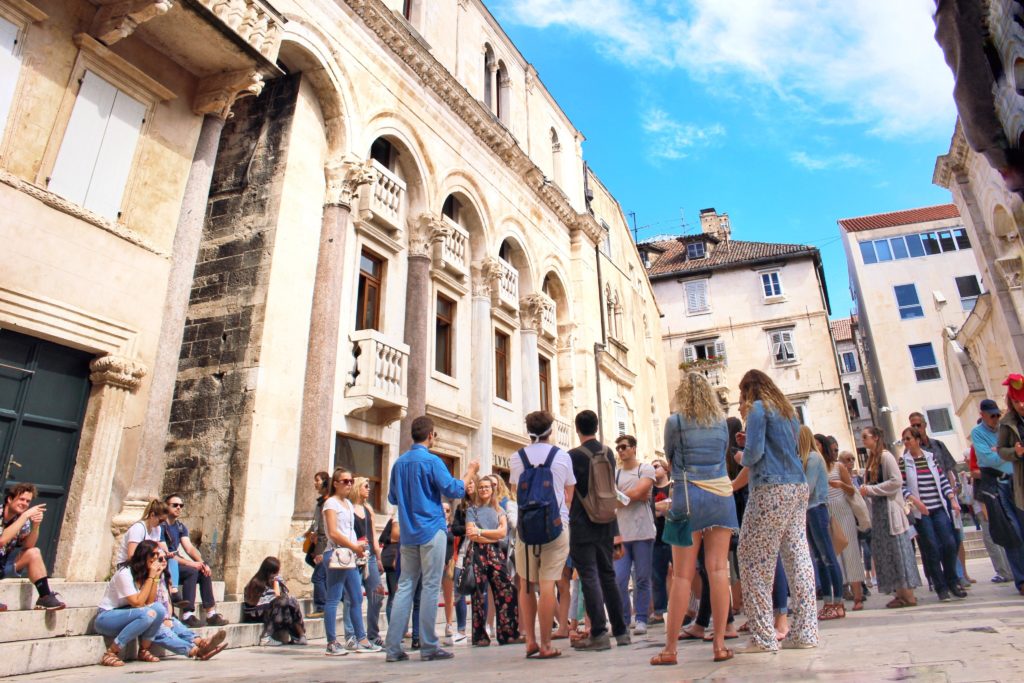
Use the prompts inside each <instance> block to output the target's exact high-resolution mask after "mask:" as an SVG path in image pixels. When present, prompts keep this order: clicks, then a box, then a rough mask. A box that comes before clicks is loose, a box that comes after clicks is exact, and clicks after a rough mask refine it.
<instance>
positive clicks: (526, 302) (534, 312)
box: [519, 294, 554, 332]
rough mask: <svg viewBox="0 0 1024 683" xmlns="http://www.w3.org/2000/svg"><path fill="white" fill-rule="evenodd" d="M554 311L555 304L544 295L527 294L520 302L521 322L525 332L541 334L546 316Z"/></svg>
mask: <svg viewBox="0 0 1024 683" xmlns="http://www.w3.org/2000/svg"><path fill="white" fill-rule="evenodd" d="M552 309H554V303H553V302H552V301H551V299H549V298H548V297H547V296H545V295H543V294H527V295H526V296H524V297H523V298H522V299H520V300H519V320H520V322H521V324H522V329H523V330H532V331H534V332H540V331H541V329H542V328H543V326H544V314H545V313H547V312H549V311H550V310H552Z"/></svg>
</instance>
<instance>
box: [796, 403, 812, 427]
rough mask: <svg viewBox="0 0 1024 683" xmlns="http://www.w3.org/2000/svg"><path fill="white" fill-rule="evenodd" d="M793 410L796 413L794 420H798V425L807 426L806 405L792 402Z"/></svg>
mask: <svg viewBox="0 0 1024 683" xmlns="http://www.w3.org/2000/svg"><path fill="white" fill-rule="evenodd" d="M793 410H795V411H796V419H798V420H800V424H802V425H805V424H807V419H808V418H807V404H806V403H803V402H800V403H796V402H794V403H793Z"/></svg>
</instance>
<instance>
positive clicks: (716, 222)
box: [700, 207, 732, 242]
mask: <svg viewBox="0 0 1024 683" xmlns="http://www.w3.org/2000/svg"><path fill="white" fill-rule="evenodd" d="M700 229H701V232H703V233H704V234H705V235H711V236H713V237H716V238H718V239H719V240H721V241H723V242H726V241H728V240H729V236H730V235H731V234H732V228H731V227H730V225H729V214H727V213H721V214H720V213H718V212H717V211H715V209H714V207H711V208H708V209H701V210H700Z"/></svg>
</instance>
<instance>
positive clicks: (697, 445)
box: [651, 372, 738, 666]
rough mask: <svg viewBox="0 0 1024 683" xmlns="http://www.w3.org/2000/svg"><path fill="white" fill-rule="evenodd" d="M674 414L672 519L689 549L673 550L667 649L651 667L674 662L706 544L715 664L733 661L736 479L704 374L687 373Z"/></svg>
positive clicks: (669, 433) (670, 426) (670, 435)
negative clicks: (729, 624)
mask: <svg viewBox="0 0 1024 683" xmlns="http://www.w3.org/2000/svg"><path fill="white" fill-rule="evenodd" d="M675 403H676V412H675V413H674V414H673V415H671V416H670V417H669V418H668V421H667V422H666V423H665V455H666V457H667V458H668V459H669V460H670V461H671V469H672V472H671V475H672V481H673V485H672V504H671V509H670V512H669V513H668V519H669V521H670V522H672V523H674V524H675V523H678V522H679V521H680V520H682V519H684V518H688V520H689V528H690V531H691V533H692V536H691V538H689V539H687V540H689V541H690V545H687V546H673V547H672V576H673V579H672V589H671V592H670V594H669V600H668V613H667V614H668V616H667V617H666V618H665V648H664V649H663V650H662V651H661V653H659V654H657V655H655V656H654V657H652V658H651V664H653V665H655V666H658V665H663V664H676V663H677V662H678V660H677V657H676V647H677V644H678V640H679V631H680V628H681V627H682V625H683V617H684V615H685V614H686V608H687V606H688V605H689V603H690V586H691V584H692V583H693V577H694V574H695V573H696V571H697V554H698V552H699V551H700V549H701V545H702V544H703V546H704V566H705V568H706V569H707V574H708V579H709V582H710V584H711V614H712V619H713V621H714V631H715V636H714V640H713V645H712V647H713V650H714V661H716V662H722V661H725V660H727V659H732V656H733V653H732V650H730V649H728V648H727V647H725V635H726V620H727V618H728V612H729V592H730V591H729V540H730V539H731V538H732V535H733V533H734V532H735V531H736V529H737V527H738V523H737V521H736V503H735V502H734V501H733V497H732V481H731V480H730V479H729V475H728V474H727V472H726V467H725V455H726V449H727V448H728V445H729V429H728V427H727V426H726V423H725V415H724V414H723V413H722V408H721V406H720V405H719V403H718V398H717V396H715V393H714V391H713V390H712V389H711V385H710V384H708V380H707V378H706V377H704V375H702V374H700V373H696V372H690V373H687V374H686V375H685V376H684V377H683V379H682V381H681V382H680V383H679V387H678V388H677V389H676V395H675Z"/></svg>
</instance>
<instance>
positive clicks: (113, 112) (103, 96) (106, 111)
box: [49, 71, 146, 220]
mask: <svg viewBox="0 0 1024 683" xmlns="http://www.w3.org/2000/svg"><path fill="white" fill-rule="evenodd" d="M145 113H146V105H144V104H143V103H141V102H139V101H138V100H135V99H133V98H131V97H129V96H128V95H126V94H124V93H123V92H120V91H119V90H118V89H117V88H115V87H114V86H113V85H111V84H110V83H108V82H107V81H105V80H103V79H102V78H100V77H99V76H97V75H96V74H94V73H92V72H91V71H86V72H85V75H84V76H83V78H82V85H81V87H80V88H79V91H78V97H77V98H76V99H75V106H74V109H72V110H71V118H70V120H69V121H68V126H67V129H66V130H65V131H64V139H63V141H62V142H61V145H60V151H59V152H58V153H57V161H56V163H55V164H54V166H53V173H52V174H51V176H50V184H49V189H50V190H51V191H52V192H56V193H57V194H59V195H61V196H62V197H64V198H66V199H68V200H70V201H73V202H75V203H77V204H81V205H82V206H84V207H86V208H87V209H89V210H91V211H95V212H96V213H98V214H100V215H102V216H105V217H106V218H110V219H112V220H116V219H117V213H118V210H119V209H120V208H121V197H122V195H123V194H124V187H125V184H126V183H127V181H128V172H129V170H130V169H131V163H132V158H133V157H134V156H135V146H136V144H137V142H138V139H139V132H140V131H141V129H142V120H143V117H144V116H145Z"/></svg>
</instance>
